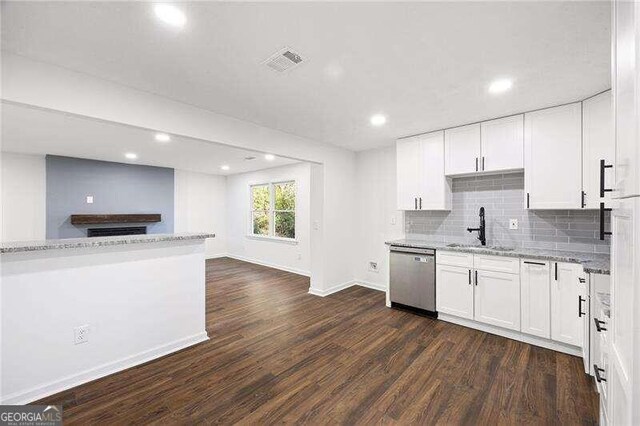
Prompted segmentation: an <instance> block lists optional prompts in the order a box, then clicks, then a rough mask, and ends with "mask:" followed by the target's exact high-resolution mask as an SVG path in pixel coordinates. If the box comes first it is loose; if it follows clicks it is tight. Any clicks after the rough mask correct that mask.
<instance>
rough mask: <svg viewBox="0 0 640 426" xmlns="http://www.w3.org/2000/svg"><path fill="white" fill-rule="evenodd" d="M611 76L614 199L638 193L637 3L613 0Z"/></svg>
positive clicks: (639, 25) (639, 66)
mask: <svg viewBox="0 0 640 426" xmlns="http://www.w3.org/2000/svg"><path fill="white" fill-rule="evenodd" d="M612 4H614V6H615V10H614V26H615V28H614V31H613V32H612V33H613V40H614V41H613V46H612V49H613V60H612V75H611V80H612V83H613V86H612V87H613V103H614V105H615V114H614V117H615V129H616V130H615V132H616V136H615V138H616V148H615V149H616V164H615V166H616V167H615V181H616V183H615V188H614V189H615V192H614V193H613V196H614V198H623V197H629V196H632V195H639V194H640V143H638V138H639V135H638V120H640V94H638V91H639V90H640V87H639V85H640V82H639V80H640V79H639V78H638V75H639V73H640V54H638V52H639V51H640V18H639V16H640V5H638V2H632V1H629V2H626V1H615V2H612Z"/></svg>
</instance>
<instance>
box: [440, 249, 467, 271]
mask: <svg viewBox="0 0 640 426" xmlns="http://www.w3.org/2000/svg"><path fill="white" fill-rule="evenodd" d="M436 264H439V265H449V266H461V267H463V268H473V254H470V253H459V252H455V251H440V250H436Z"/></svg>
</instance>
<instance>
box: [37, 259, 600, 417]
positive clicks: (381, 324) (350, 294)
mask: <svg viewBox="0 0 640 426" xmlns="http://www.w3.org/2000/svg"><path fill="white" fill-rule="evenodd" d="M308 288H309V280H308V278H306V277H302V276H298V275H294V274H290V273H287V272H282V271H278V270H274V269H270V268H266V267H262V266H258V265H253V264H249V263H245V262H240V261H237V260H232V259H215V260H210V261H207V330H208V332H209V336H210V338H211V340H210V341H208V342H205V343H202V344H199V345H196V346H194V347H191V348H188V349H185V350H183V351H180V352H178V353H175V354H172V355H169V356H166V357H163V358H160V359H157V360H154V361H151V362H149V363H147V364H144V365H141V366H138V367H135V368H131V369H129V370H126V371H123V372H120V373H117V374H113V375H111V376H109V377H106V378H103V379H100V380H96V381H94V382H91V383H87V384H85V385H82V386H78V387H76V388H73V389H70V390H68V391H65V392H62V393H60V394H57V395H54V396H51V397H48V398H46V399H44V400H43V401H40V403H43V404H50V403H60V404H63V405H64V421H65V423H66V424H88V423H89V424H133V423H135V424H143V423H162V424H173V423H176V424H177V423H182V424H185V423H189V424H194V423H224V424H227V423H241V424H272V423H309V424H336V423H339V424H411V423H414V424H473V425H475V424H523V423H527V424H596V423H597V419H598V401H597V396H596V393H595V392H594V390H593V385H592V383H591V380H590V379H589V378H588V376H587V375H585V374H584V372H583V370H582V364H581V363H582V361H581V359H579V358H576V357H573V356H569V355H565V354H560V353H556V352H553V351H550V350H547V349H542V348H538V347H535V346H531V345H527V344H525V343H520V342H516V341H512V340H509V339H505V338H502V337H498V336H494V335H491V334H487V333H483V332H480V331H475V330H471V329H468V328H464V327H461V326H457V325H453V324H448V323H445V322H443V321H437V320H432V319H428V318H424V317H420V316H416V315H413V314H410V313H407V312H402V311H398V310H391V309H388V308H387V307H385V305H384V294H383V293H381V292H378V291H374V290H369V289H365V288H362V287H352V288H349V289H347V290H344V291H342V292H340V293H337V294H334V295H331V296H328V297H326V298H320V297H315V296H311V295H309V294H308V293H307V291H308Z"/></svg>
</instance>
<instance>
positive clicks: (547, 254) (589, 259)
mask: <svg viewBox="0 0 640 426" xmlns="http://www.w3.org/2000/svg"><path fill="white" fill-rule="evenodd" d="M385 244H387V245H390V246H400V247H411V248H428V249H433V250H446V251H456V252H462V253H475V254H488V255H492V256H506V257H517V258H527V259H538V260H549V261H552V262H567V263H580V264H581V265H582V267H583V268H584V271H585V272H586V273H591V274H605V275H609V274H610V270H611V261H610V258H609V255H608V254H600V253H582V252H575V251H560V250H544V249H530V248H514V249H512V250H511V249H509V250H499V249H492V248H491V247H482V246H467V245H460V246H457V247H450V246H449V244H451V243H443V242H431V241H426V240H409V239H401V240H392V241H387V242H385Z"/></svg>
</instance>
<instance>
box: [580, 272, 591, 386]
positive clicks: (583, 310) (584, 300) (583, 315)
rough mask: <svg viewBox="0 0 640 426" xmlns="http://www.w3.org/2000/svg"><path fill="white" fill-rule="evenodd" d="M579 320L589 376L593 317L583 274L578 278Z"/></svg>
mask: <svg viewBox="0 0 640 426" xmlns="http://www.w3.org/2000/svg"><path fill="white" fill-rule="evenodd" d="M578 280H579V282H578V319H579V320H580V331H581V332H582V338H581V341H582V345H581V346H582V364H583V366H584V372H585V373H586V374H589V371H591V366H590V365H589V345H590V344H591V342H590V340H589V330H590V327H589V326H590V324H589V322H590V320H591V315H590V312H589V288H588V286H587V279H586V277H585V276H584V274H582V276H581V277H579V278H578Z"/></svg>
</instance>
